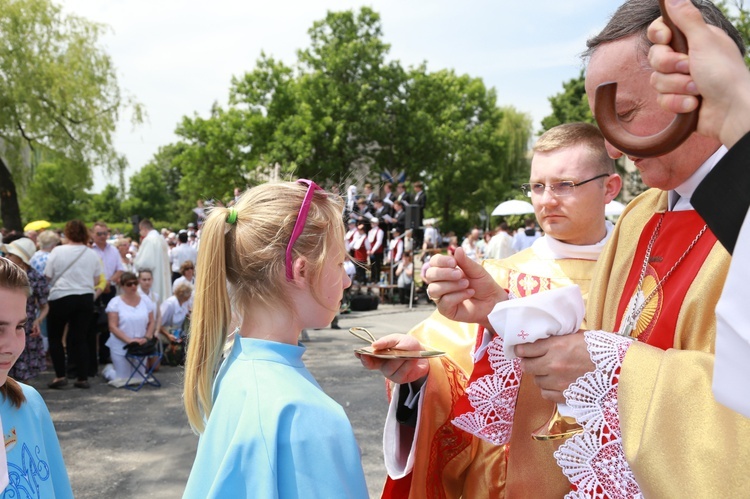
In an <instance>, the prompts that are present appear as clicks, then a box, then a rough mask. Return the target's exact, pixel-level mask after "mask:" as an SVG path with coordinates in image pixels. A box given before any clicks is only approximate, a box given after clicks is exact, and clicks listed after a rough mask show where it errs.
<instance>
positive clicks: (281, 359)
mask: <svg viewBox="0 0 750 499" xmlns="http://www.w3.org/2000/svg"><path fill="white" fill-rule="evenodd" d="M304 352H305V348H304V347H303V346H297V345H288V344H284V343H277V342H273V341H264V340H256V339H250V338H240V337H239V336H238V337H237V339H236V340H235V342H234V346H233V347H232V351H231V353H230V355H229V357H228V358H227V360H226V361H224V363H223V364H222V366H221V368H220V369H219V373H218V375H217V378H216V383H215V384H214V406H213V409H212V411H211V416H210V417H209V419H208V423H207V425H206V431H205V432H204V433H203V435H202V436H201V438H200V441H199V443H198V452H197V455H196V458H195V463H194V464H193V469H192V471H191V473H190V478H189V479H188V483H187V487H186V489H185V495H184V497H185V498H196V499H206V498H227V497H231V498H241V497H253V498H281V499H287V498H326V499H332V498H347V499H352V498H355V499H357V498H366V497H368V493H367V486H366V484H365V477H364V472H363V470H362V462H361V455H360V451H359V447H358V446H357V442H356V441H355V439H354V432H353V431H352V427H351V424H350V423H349V420H348V418H347V417H346V413H345V412H344V409H343V408H342V407H341V406H340V405H339V404H337V403H336V402H335V401H334V400H333V399H332V398H331V397H329V396H328V395H326V394H325V393H324V392H323V390H321V388H320V386H319V385H318V383H317V382H316V381H315V379H314V378H313V377H312V375H311V374H310V372H309V371H308V370H307V369H306V368H305V365H304V364H303V362H302V354H303V353H304Z"/></svg>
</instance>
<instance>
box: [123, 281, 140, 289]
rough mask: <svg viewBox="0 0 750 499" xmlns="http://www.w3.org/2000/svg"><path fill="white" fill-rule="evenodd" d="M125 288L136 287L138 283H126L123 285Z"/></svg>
mask: <svg viewBox="0 0 750 499" xmlns="http://www.w3.org/2000/svg"><path fill="white" fill-rule="evenodd" d="M123 286H125V287H126V288H132V287H133V286H138V281H128V282H126V283H125V284H123Z"/></svg>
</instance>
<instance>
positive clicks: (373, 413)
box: [30, 302, 434, 499]
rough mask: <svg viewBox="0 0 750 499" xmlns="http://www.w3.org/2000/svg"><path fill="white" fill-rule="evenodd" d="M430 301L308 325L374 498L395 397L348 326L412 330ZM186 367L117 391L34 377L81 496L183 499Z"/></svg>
mask: <svg viewBox="0 0 750 499" xmlns="http://www.w3.org/2000/svg"><path fill="white" fill-rule="evenodd" d="M433 310H434V307H433V306H432V305H431V304H424V302H422V304H420V305H416V306H415V307H414V308H413V309H411V310H410V309H409V308H408V307H407V306H404V305H381V306H380V307H379V308H378V310H373V311H369V312H352V313H350V314H346V315H342V316H341V320H340V325H341V327H342V329H341V330H333V329H322V330H317V331H310V337H311V339H310V341H309V342H308V343H307V351H306V353H305V357H304V359H305V362H306V364H307V366H308V368H309V369H310V371H311V372H312V373H313V375H314V376H315V377H316V378H317V380H318V382H319V383H320V385H321V386H322V387H323V389H324V390H325V391H326V392H327V393H328V394H329V395H331V396H332V397H333V398H334V399H335V400H336V401H337V402H338V403H340V404H341V405H342V406H343V407H344V408H345V410H346V412H347V414H348V415H349V418H350V420H351V422H352V426H353V427H354V431H355V434H356V436H357V441H358V442H359V445H360V447H361V448H362V460H363V465H364V468H365V473H366V477H367V484H368V488H369V490H370V495H371V497H379V492H380V490H381V486H382V483H383V479H384V476H385V471H384V466H383V457H382V430H383V421H384V420H385V412H386V409H387V402H386V398H385V391H384V383H383V377H382V376H381V375H380V373H377V372H370V371H366V370H364V369H363V368H362V367H361V365H360V363H359V361H358V360H357V359H356V358H355V357H354V356H353V354H352V350H353V349H354V348H357V347H359V346H361V345H362V344H363V343H362V342H361V341H360V340H357V339H356V338H354V337H353V336H351V335H350V334H348V333H347V332H346V330H347V329H348V328H350V327H352V326H361V327H366V328H368V329H369V330H370V331H371V332H372V333H373V334H374V335H375V337H381V336H385V335H386V334H390V333H398V332H406V331H408V330H409V329H410V328H411V327H412V326H414V325H416V324H417V323H418V322H420V321H421V320H423V319H424V318H426V317H427V316H429V315H430V314H431V313H432V312H433ZM182 376H183V372H182V368H177V367H168V366H165V367H163V368H162V369H161V370H160V371H159V372H158V373H157V377H158V379H159V380H160V381H161V383H162V387H161V388H154V387H150V386H145V387H144V388H143V389H141V390H140V391H139V392H137V393H135V392H131V391H129V390H125V389H116V388H112V387H110V386H108V385H107V384H106V383H104V382H103V381H101V378H96V379H93V380H90V381H91V389H90V390H81V389H75V388H72V384H69V385H68V387H67V388H66V389H64V390H50V389H49V388H47V383H48V382H49V381H50V380H51V379H52V378H53V373H52V372H49V371H48V372H45V373H42V375H40V376H39V377H38V378H37V379H35V380H32V381H31V383H30V384H31V385H32V386H34V387H35V388H36V389H37V390H39V392H40V393H41V394H42V396H43V397H44V399H45V401H46V402H47V405H48V407H49V409H50V412H51V413H52V419H53V420H54V422H55V427H56V429H57V433H58V436H59V438H60V443H61V445H62V449H63V454H64V457H65V463H66V466H67V469H68V474H69V475H70V480H71V483H72V485H73V492H74V493H75V496H76V497H77V498H79V499H87V498H90V499H101V498H107V499H115V498H135V497H138V498H141V497H149V498H150V497H154V498H160V499H161V498H164V499H168V498H179V497H181V496H182V492H183V490H184V487H185V482H186V481H187V477H188V475H189V473H190V468H191V466H192V463H193V458H194V456H195V449H196V445H197V441H198V439H197V437H196V436H195V435H194V434H193V433H192V432H191V430H190V428H189V426H188V424H187V418H186V417H185V414H184V411H183V409H182Z"/></svg>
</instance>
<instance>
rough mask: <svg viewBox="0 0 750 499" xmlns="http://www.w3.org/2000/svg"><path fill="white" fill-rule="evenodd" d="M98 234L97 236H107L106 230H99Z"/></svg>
mask: <svg viewBox="0 0 750 499" xmlns="http://www.w3.org/2000/svg"><path fill="white" fill-rule="evenodd" d="M96 235H97V236H106V235H107V233H106V232H97V233H96Z"/></svg>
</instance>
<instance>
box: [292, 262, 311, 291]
mask: <svg viewBox="0 0 750 499" xmlns="http://www.w3.org/2000/svg"><path fill="white" fill-rule="evenodd" d="M307 267H308V262H307V260H306V259H305V258H303V257H299V258H297V259H296V260H295V261H294V265H292V276H293V280H292V282H294V283H295V284H298V285H304V284H306V283H307V277H306V276H307V270H308V269H307Z"/></svg>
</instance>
